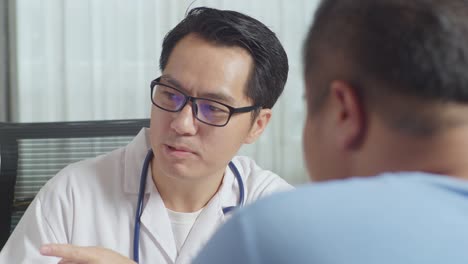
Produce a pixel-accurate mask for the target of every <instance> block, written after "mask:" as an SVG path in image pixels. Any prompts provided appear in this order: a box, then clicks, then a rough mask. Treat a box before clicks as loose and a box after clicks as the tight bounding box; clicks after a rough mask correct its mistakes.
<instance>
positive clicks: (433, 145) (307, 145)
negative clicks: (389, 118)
mask: <svg viewBox="0 0 468 264" xmlns="http://www.w3.org/2000/svg"><path fill="white" fill-rule="evenodd" d="M307 87H308V89H307V91H310V90H311V89H313V87H314V86H313V85H312V84H311V83H310V82H308V83H307ZM329 90H330V93H329V95H328V96H327V98H326V99H325V103H324V104H323V107H322V108H321V109H320V110H319V111H316V112H314V113H310V112H309V113H308V116H307V119H306V120H307V121H306V124H305V127H304V135H303V136H304V154H305V159H306V164H307V167H308V170H309V175H310V176H311V179H312V180H314V181H326V180H333V179H344V178H349V177H353V176H364V177H369V176H374V175H378V174H380V173H383V172H389V171H422V172H428V173H436V174H444V175H450V176H453V177H458V178H464V179H468V164H467V163H466V155H468V122H465V121H466V118H465V117H466V116H467V115H468V107H467V106H466V105H462V104H447V105H445V106H444V107H443V108H441V109H437V112H438V115H439V116H443V117H444V118H446V119H448V120H459V123H458V124H456V125H453V126H450V127H447V128H444V129H442V130H441V131H439V132H438V133H436V134H434V135H431V136H426V137H421V136H415V135H411V134H409V133H406V132H404V131H399V130H396V129H394V128H392V127H390V126H389V125H388V123H387V122H385V120H382V118H381V117H380V115H377V114H376V113H375V112H374V111H372V110H371V109H366V108H365V105H364V104H363V103H362V102H361V101H360V100H359V98H358V96H357V95H356V92H355V91H356V89H355V88H354V87H352V85H350V84H349V83H346V82H344V81H340V80H335V81H332V82H331V83H330V86H329ZM306 93H307V92H306ZM309 95H310V93H307V97H309ZM402 100H404V99H402ZM308 101H309V104H310V100H308ZM309 106H310V105H309ZM434 153H437V155H435V154H434Z"/></svg>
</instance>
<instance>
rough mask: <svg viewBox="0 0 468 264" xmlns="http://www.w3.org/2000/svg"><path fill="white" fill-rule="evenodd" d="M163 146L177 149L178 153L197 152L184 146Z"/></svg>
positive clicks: (173, 149) (172, 149)
mask: <svg viewBox="0 0 468 264" xmlns="http://www.w3.org/2000/svg"><path fill="white" fill-rule="evenodd" d="M165 146H166V147H167V148H168V149H169V150H170V151H177V152H180V153H187V154H197V153H196V152H195V151H193V150H192V149H190V148H188V147H186V146H178V145H167V144H165Z"/></svg>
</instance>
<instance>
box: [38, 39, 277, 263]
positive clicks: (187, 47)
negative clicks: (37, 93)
mask: <svg viewBox="0 0 468 264" xmlns="http://www.w3.org/2000/svg"><path fill="white" fill-rule="evenodd" d="M252 68H253V60H252V57H251V56H250V54H249V53H248V52H247V51H246V50H244V49H242V48H240V47H226V46H219V45H215V44H213V43H210V42H207V41H206V40H204V39H202V38H200V37H199V36H197V35H194V34H190V35H188V36H186V37H184V38H183V39H181V40H180V41H179V42H178V43H177V45H176V46H175V48H174V50H173V51H172V53H171V55H170V57H169V61H168V64H167V66H166V68H165V69H164V71H163V73H162V76H163V78H162V79H163V82H166V83H167V84H170V85H171V86H174V87H176V88H179V89H180V90H182V91H184V92H185V93H186V94H187V95H191V96H195V97H202V98H209V99H215V100H217V101H220V102H223V103H226V104H228V105H230V106H232V107H236V108H237V107H245V106H251V105H253V102H252V100H251V99H250V98H248V97H247V96H246V95H245V89H246V87H247V83H248V80H249V77H250V73H251V71H252ZM270 118H271V110H270V109H261V110H260V113H259V114H258V115H257V117H256V118H255V120H252V115H251V113H241V114H235V115H233V116H232V117H231V119H230V121H229V123H228V124H227V125H226V126H224V127H214V126H209V125H206V124H203V123H201V122H199V121H198V120H196V119H195V117H194V116H193V114H192V109H191V105H190V103H188V104H187V105H186V106H185V107H184V108H183V109H182V110H181V112H177V113H171V112H167V111H163V110H161V109H159V108H157V107H156V106H154V105H153V106H152V111H151V126H150V139H151V147H152V149H153V152H154V156H155V157H154V159H153V160H152V162H151V172H152V177H153V182H155V184H156V187H157V189H158V191H159V193H160V195H161V197H162V199H163V201H164V204H165V206H166V207H167V208H168V209H171V210H173V211H178V212H194V211H198V210H199V209H201V208H203V207H204V206H205V205H206V204H207V203H208V202H209V201H210V199H211V198H212V197H213V196H214V195H215V194H216V192H217V190H218V188H219V186H220V184H221V182H222V179H223V176H224V171H225V170H226V167H227V165H228V163H229V161H230V160H231V159H232V158H233V157H234V155H235V154H236V153H237V151H238V150H239V148H240V147H241V146H242V145H243V144H250V143H253V142H255V140H256V139H257V138H258V137H259V136H260V135H261V134H262V132H263V131H264V129H265V127H266V126H267V124H268V122H269V120H270ZM40 252H41V254H43V255H44V256H55V257H59V258H61V261H60V262H59V263H62V264H63V263H68V264H71V263H74V264H85V263H89V264H93V263H94V264H99V263H118V264H123V263H135V262H133V261H132V260H130V259H128V258H127V257H125V256H122V255H120V254H118V253H116V252H114V251H111V250H108V249H104V248H99V247H79V246H74V245H66V244H49V245H44V246H43V247H41V249H40Z"/></svg>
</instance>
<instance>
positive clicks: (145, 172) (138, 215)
mask: <svg viewBox="0 0 468 264" xmlns="http://www.w3.org/2000/svg"><path fill="white" fill-rule="evenodd" d="M153 156H154V154H153V150H151V149H150V150H149V151H148V153H147V154H146V158H145V161H144V162H143V168H142V170H141V176H140V189H139V191H138V203H137V210H136V215H135V228H134V233H133V260H134V261H135V262H136V263H138V261H139V247H140V222H141V214H142V213H143V212H142V208H143V197H144V194H145V188H146V176H147V175H148V168H149V164H150V162H151V159H152V158H153ZM229 168H230V169H231V171H232V172H233V173H234V176H235V177H236V180H237V184H238V185H239V203H238V205H237V206H229V207H224V208H223V214H227V213H229V212H230V211H232V210H233V209H235V208H237V207H241V206H243V205H244V191H245V190H244V182H243V181H242V177H241V176H240V173H239V170H237V168H236V165H234V163H232V161H230V162H229Z"/></svg>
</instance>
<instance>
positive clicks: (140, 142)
mask: <svg viewBox="0 0 468 264" xmlns="http://www.w3.org/2000/svg"><path fill="white" fill-rule="evenodd" d="M150 148H151V144H150V139H149V128H142V129H141V130H140V132H139V133H138V135H137V136H136V137H135V138H133V140H132V141H131V142H130V143H129V144H128V145H127V146H126V147H125V155H124V191H125V192H126V193H131V194H138V191H139V188H140V176H141V170H142V169H143V163H144V161H145V157H146V154H147V153H148V150H149V149H150ZM148 175H151V174H150V170H149V169H148ZM148 178H150V177H147V184H146V190H145V193H149V189H148V183H149V181H148Z"/></svg>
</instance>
